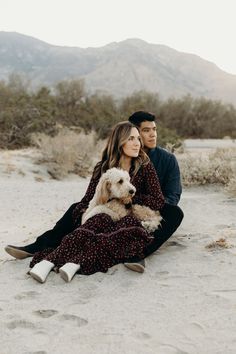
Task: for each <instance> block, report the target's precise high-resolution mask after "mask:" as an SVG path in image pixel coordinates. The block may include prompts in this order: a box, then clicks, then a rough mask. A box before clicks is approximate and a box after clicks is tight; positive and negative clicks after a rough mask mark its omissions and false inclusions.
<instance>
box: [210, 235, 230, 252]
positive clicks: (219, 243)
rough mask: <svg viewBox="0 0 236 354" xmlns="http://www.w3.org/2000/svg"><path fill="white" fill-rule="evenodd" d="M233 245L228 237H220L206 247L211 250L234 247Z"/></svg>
mask: <svg viewBox="0 0 236 354" xmlns="http://www.w3.org/2000/svg"><path fill="white" fill-rule="evenodd" d="M232 247H233V245H232V244H231V243H229V242H228V241H227V240H226V238H220V239H219V240H216V241H213V242H211V243H209V244H208V245H207V246H206V248H207V249H209V250H217V249H225V248H226V249H227V248H232Z"/></svg>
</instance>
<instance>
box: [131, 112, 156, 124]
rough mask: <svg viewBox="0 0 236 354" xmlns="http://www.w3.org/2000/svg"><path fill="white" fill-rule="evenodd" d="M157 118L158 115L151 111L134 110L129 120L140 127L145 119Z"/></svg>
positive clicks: (153, 119) (150, 120) (153, 120)
mask: <svg viewBox="0 0 236 354" xmlns="http://www.w3.org/2000/svg"><path fill="white" fill-rule="evenodd" d="M155 119H156V117H155V115H154V114H152V113H149V112H145V111H137V112H134V113H133V114H132V115H131V116H130V117H129V121H130V122H131V123H132V124H134V125H136V126H138V127H140V125H141V123H142V122H145V121H149V122H155Z"/></svg>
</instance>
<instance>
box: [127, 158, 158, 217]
mask: <svg viewBox="0 0 236 354" xmlns="http://www.w3.org/2000/svg"><path fill="white" fill-rule="evenodd" d="M142 170H143V171H142V176H141V178H142V187H141V190H138V191H137V192H136V195H135V196H134V199H133V203H134V204H139V205H145V206H148V207H149V208H151V209H153V210H160V209H162V207H163V206H164V204H165V199H164V196H163V194H162V191H161V186H160V183H159V179H158V176H157V173H156V170H155V168H154V166H153V165H152V163H151V162H149V163H148V164H147V165H146V166H144V167H143V169H142Z"/></svg>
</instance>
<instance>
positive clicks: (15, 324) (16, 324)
mask: <svg viewBox="0 0 236 354" xmlns="http://www.w3.org/2000/svg"><path fill="white" fill-rule="evenodd" d="M6 326H7V328H8V329H16V328H22V329H34V328H35V325H34V324H33V323H32V322H29V321H25V320H15V321H11V322H8V323H7V324H6Z"/></svg>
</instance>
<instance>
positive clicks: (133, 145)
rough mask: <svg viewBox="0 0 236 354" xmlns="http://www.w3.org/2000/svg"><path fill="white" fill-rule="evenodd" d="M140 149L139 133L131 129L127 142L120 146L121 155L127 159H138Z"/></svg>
mask: <svg viewBox="0 0 236 354" xmlns="http://www.w3.org/2000/svg"><path fill="white" fill-rule="evenodd" d="M140 147H141V142H140V135H139V131H138V129H136V128H131V131H130V136H129V138H128V140H127V142H126V143H125V144H124V145H123V146H122V149H123V154H124V155H125V156H127V157H138V154H139V151H140Z"/></svg>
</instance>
